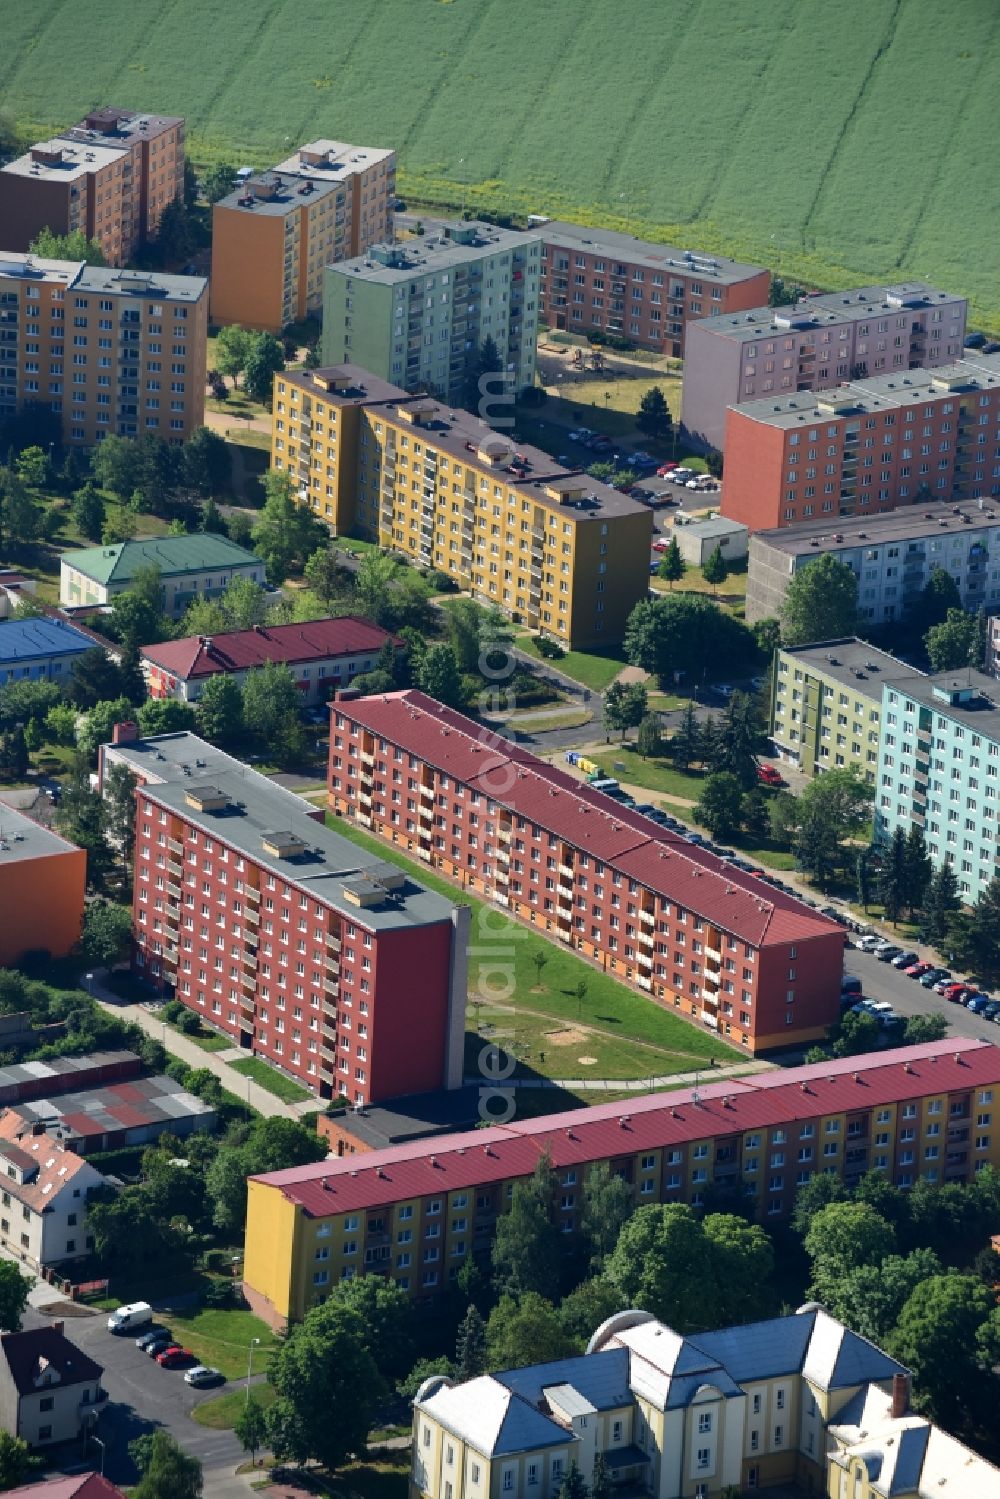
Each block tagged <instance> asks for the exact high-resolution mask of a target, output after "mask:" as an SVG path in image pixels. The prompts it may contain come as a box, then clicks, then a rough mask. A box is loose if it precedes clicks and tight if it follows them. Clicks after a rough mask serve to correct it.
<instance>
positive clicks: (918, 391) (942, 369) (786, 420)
mask: <svg viewBox="0 0 1000 1499" xmlns="http://www.w3.org/2000/svg"><path fill="white" fill-rule="evenodd" d="M996 386H1000V354H977V355H972V356H970V357H969V358H968V359H956V361H955V363H954V364H939V365H937V366H935V367H934V368H931V369H918V370H898V371H896V372H895V373H893V374H886V375H872V376H870V377H868V378H866V379H864V380H851V381H845V382H844V383H843V384H842V385H831V386H829V387H827V388H826V389H823V390H799V391H796V392H795V393H794V394H793V395H788V396H778V397H774V396H761V397H760V398H759V399H758V400H756V401H747V402H746V404H745V405H742V406H740V407H738V408H737V409H738V410H739V412H740V415H741V416H745V417H748V418H749V419H750V420H751V421H756V422H762V423H764V424H765V425H766V426H769V427H780V428H782V429H783V430H789V429H791V430H795V429H796V428H798V427H806V426H810V425H812V424H814V423H817V422H824V421H827V422H828V421H831V420H834V419H839V418H840V417H843V416H866V415H871V414H873V413H875V412H879V411H899V410H903V409H904V408H905V407H907V406H919V405H921V404H922V403H923V402H924V401H926V400H927V399H928V397H933V398H934V400H945V399H947V397H948V396H949V395H952V394H954V395H961V394H962V393H963V392H971V391H982V390H989V389H992V388H994V387H996Z"/></svg>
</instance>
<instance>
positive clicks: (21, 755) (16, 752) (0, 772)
mask: <svg viewBox="0 0 1000 1499" xmlns="http://www.w3.org/2000/svg"><path fill="white" fill-rule="evenodd" d="M29 763H30V757H29V755H28V745H27V741H26V740H25V737H24V727H23V725H22V724H19V723H18V724H15V725H14V727H13V728H12V729H4V731H3V734H2V735H0V777H2V778H3V779H4V780H8V781H23V780H24V778H25V776H26V775H27V773H28V765H29Z"/></svg>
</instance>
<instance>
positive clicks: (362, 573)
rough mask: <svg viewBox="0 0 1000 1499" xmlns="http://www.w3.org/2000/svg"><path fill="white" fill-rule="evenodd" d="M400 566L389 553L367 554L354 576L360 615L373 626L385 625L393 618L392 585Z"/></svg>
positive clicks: (355, 594)
mask: <svg viewBox="0 0 1000 1499" xmlns="http://www.w3.org/2000/svg"><path fill="white" fill-rule="evenodd" d="M398 570H399V569H398V565H397V563H396V562H395V560H394V559H393V558H392V557H390V556H389V554H388V552H377V551H371V552H366V553H365V555H364V556H363V557H362V559H361V561H360V563H359V564H358V568H357V571H356V572H355V574H354V598H355V602H356V604H357V606H358V612H359V614H363V615H364V616H365V618H366V619H370V620H371V621H372V623H373V624H376V625H385V624H387V623H388V622H389V621H390V619H391V617H392V596H391V592H390V586H389V585H390V584H391V583H392V582H393V581H394V580H395V577H396V573H397V572H398Z"/></svg>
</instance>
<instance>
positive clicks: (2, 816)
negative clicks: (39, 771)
mask: <svg viewBox="0 0 1000 1499" xmlns="http://www.w3.org/2000/svg"><path fill="white" fill-rule="evenodd" d="M77 852H79V850H78V849H77V847H76V845H75V844H74V843H69V842H67V840H66V839H65V838H60V837H59V834H58V833H53V832H52V831H51V830H50V829H49V828H44V827H42V824H41V823H40V822H34V821H33V820H32V819H31V818H30V817H25V815H24V813H23V812H18V811H17V810H16V809H15V808H14V807H8V806H7V804H6V803H5V802H0V864H18V863H24V862H26V861H27V860H28V859H45V858H48V857H50V856H51V855H52V854H66V853H77ZM2 919H3V913H2V912H0V920H2Z"/></svg>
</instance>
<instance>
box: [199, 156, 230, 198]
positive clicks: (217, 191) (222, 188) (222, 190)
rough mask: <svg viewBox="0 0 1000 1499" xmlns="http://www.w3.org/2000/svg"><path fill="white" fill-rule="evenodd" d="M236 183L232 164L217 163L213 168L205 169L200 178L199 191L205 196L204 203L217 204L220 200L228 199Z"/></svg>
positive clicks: (226, 162)
mask: <svg viewBox="0 0 1000 1499" xmlns="http://www.w3.org/2000/svg"><path fill="white" fill-rule="evenodd" d="M236 182H237V177H236V168H235V167H234V166H233V164H232V162H229V161H219V162H216V164H215V166H214V167H207V168H206V169H205V171H204V172H203V173H202V177H201V190H202V192H203V193H204V195H205V201H206V202H207V203H218V201H219V199H220V198H225V197H228V195H229V194H230V193H231V192H232V190H233V188H234V187H235V186H236Z"/></svg>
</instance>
